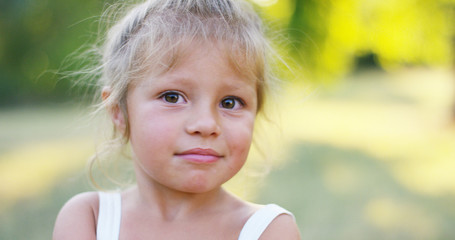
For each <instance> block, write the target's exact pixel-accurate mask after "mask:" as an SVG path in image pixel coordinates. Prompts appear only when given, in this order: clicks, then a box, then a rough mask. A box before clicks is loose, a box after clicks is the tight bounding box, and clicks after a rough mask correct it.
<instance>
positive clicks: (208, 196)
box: [54, 42, 300, 240]
mask: <svg viewBox="0 0 455 240" xmlns="http://www.w3.org/2000/svg"><path fill="white" fill-rule="evenodd" d="M208 45H210V46H208ZM188 49H190V51H188V52H187V54H184V55H182V56H181V59H179V61H178V62H177V64H176V65H175V66H174V67H173V68H172V69H171V70H169V71H167V72H166V73H164V74H162V75H160V76H158V77H149V78H146V79H143V80H141V81H139V82H135V83H133V84H131V87H130V88H129V90H128V96H127V109H128V119H129V126H130V144H131V148H132V152H133V160H134V161H133V162H134V168H135V173H136V180H137V187H134V188H131V189H129V190H127V191H125V192H123V193H122V221H121V226H120V237H119V238H120V239H149V238H150V237H151V236H152V237H153V239H237V238H238V235H239V233H240V231H241V229H242V227H243V225H244V224H245V222H246V221H247V219H248V218H249V217H250V216H251V215H252V214H253V213H254V212H255V211H256V210H257V209H258V208H259V207H260V206H258V205H254V204H250V203H247V202H245V201H242V200H240V199H238V198H236V197H235V196H233V195H231V194H230V193H228V192H226V191H225V190H224V189H223V188H222V187H221V185H222V184H223V183H225V182H226V181H227V180H229V179H230V178H232V177H233V176H234V175H235V174H236V173H237V172H238V171H239V170H240V169H241V167H242V166H243V164H244V162H245V160H246V158H247V155H248V150H249V147H250V145H251V139H252V134H253V126H254V121H255V117H256V111H257V94H256V83H255V82H254V81H251V80H248V79H245V78H244V77H243V76H242V75H241V74H240V73H238V72H237V71H235V70H234V69H233V68H232V67H231V65H230V63H229V61H228V58H227V57H226V56H225V52H224V51H223V50H222V44H217V43H207V42H205V43H204V44H193V45H192V46H191V47H190V48H188ZM103 96H104V97H108V96H109V89H105V91H104V93H103ZM111 114H112V119H113V122H114V124H115V125H116V127H117V128H118V129H120V130H121V129H125V126H126V122H125V119H124V118H123V117H122V116H123V115H122V114H121V112H120V111H119V109H118V107H117V108H114V109H112V110H111ZM97 215H98V196H97V193H84V194H80V195H78V196H76V197H74V198H73V199H71V200H70V201H69V202H68V203H67V204H66V205H65V206H64V207H63V209H62V210H61V212H60V214H59V216H58V218H57V222H56V225H55V229H54V239H56V240H59V239H96V222H97ZM260 239H261V240H267V239H300V237H299V232H298V230H297V226H296V224H295V222H294V220H293V218H292V217H291V216H289V215H280V216H278V217H277V218H276V219H275V220H274V221H273V222H272V223H271V224H270V225H269V227H268V228H267V229H266V231H265V232H264V233H263V234H262V236H261V238H260Z"/></svg>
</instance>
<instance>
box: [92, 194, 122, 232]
mask: <svg viewBox="0 0 455 240" xmlns="http://www.w3.org/2000/svg"><path fill="white" fill-rule="evenodd" d="M98 196H99V202H100V205H99V212H98V223H97V226H96V239H97V240H118V238H119V233H120V220H121V214H122V198H121V195H120V193H107V192H98Z"/></svg>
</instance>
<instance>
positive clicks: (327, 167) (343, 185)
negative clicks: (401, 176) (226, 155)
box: [258, 143, 455, 240]
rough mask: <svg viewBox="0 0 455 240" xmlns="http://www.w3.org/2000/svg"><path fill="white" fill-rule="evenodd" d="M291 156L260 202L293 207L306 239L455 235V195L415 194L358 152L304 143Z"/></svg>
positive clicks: (269, 182)
mask: <svg viewBox="0 0 455 240" xmlns="http://www.w3.org/2000/svg"><path fill="white" fill-rule="evenodd" d="M289 156H291V157H292V159H289V160H287V161H286V162H287V163H288V164H287V165H285V166H283V167H282V168H281V169H277V170H275V171H273V172H272V173H271V174H270V175H269V176H268V177H267V179H266V181H265V182H264V184H263V186H262V190H261V191H260V194H259V196H258V201H259V202H262V203H270V202H274V203H277V204H280V205H282V206H283V207H285V208H287V209H288V210H290V211H292V212H293V213H294V215H295V217H296V219H297V223H298V225H299V227H300V231H301V233H302V238H303V239H400V240H403V239H455V230H454V229H453V228H452V226H451V223H453V222H454V221H455V208H454V207H453V202H454V200H455V199H454V196H425V195H420V194H417V193H414V192H411V191H410V190H408V189H406V188H405V187H404V186H402V185H400V183H399V182H398V181H396V180H395V179H394V177H393V175H392V174H391V171H392V169H391V167H390V166H389V165H388V164H387V163H386V162H384V161H382V160H379V159H375V158H374V157H371V156H368V155H365V154H364V153H362V152H359V151H349V150H342V149H337V148H334V147H331V146H328V145H317V144H310V143H304V144H303V143H302V144H297V145H295V146H294V147H293V152H292V153H291V154H290V155H289Z"/></svg>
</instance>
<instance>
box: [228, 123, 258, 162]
mask: <svg viewBox="0 0 455 240" xmlns="http://www.w3.org/2000/svg"><path fill="white" fill-rule="evenodd" d="M253 127H254V121H245V123H244V124H238V125H237V126H236V128H235V129H232V130H230V131H228V133H227V136H226V137H227V138H228V139H229V140H228V143H229V148H230V150H231V153H232V154H233V155H236V157H238V158H241V160H243V161H245V160H246V157H247V156H248V152H249V149H250V146H251V142H252V137H253ZM239 161H240V159H239Z"/></svg>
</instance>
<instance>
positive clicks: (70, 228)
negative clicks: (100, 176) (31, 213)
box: [53, 192, 99, 240]
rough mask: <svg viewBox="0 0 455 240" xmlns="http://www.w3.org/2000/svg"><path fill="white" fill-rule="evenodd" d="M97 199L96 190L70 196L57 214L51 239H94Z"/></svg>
mask: <svg viewBox="0 0 455 240" xmlns="http://www.w3.org/2000/svg"><path fill="white" fill-rule="evenodd" d="M98 201H99V199H98V194H97V193H96V192H86V193H81V194H78V195H76V196H74V197H73V198H71V199H70V200H69V201H68V202H67V203H66V204H65V205H64V206H63V207H62V209H61V210H60V213H59V214H58V216H57V220H56V222H55V226H54V234H53V239H54V240H61V239H65V240H66V239H96V218H97V215H98V207H99V202H98Z"/></svg>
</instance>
